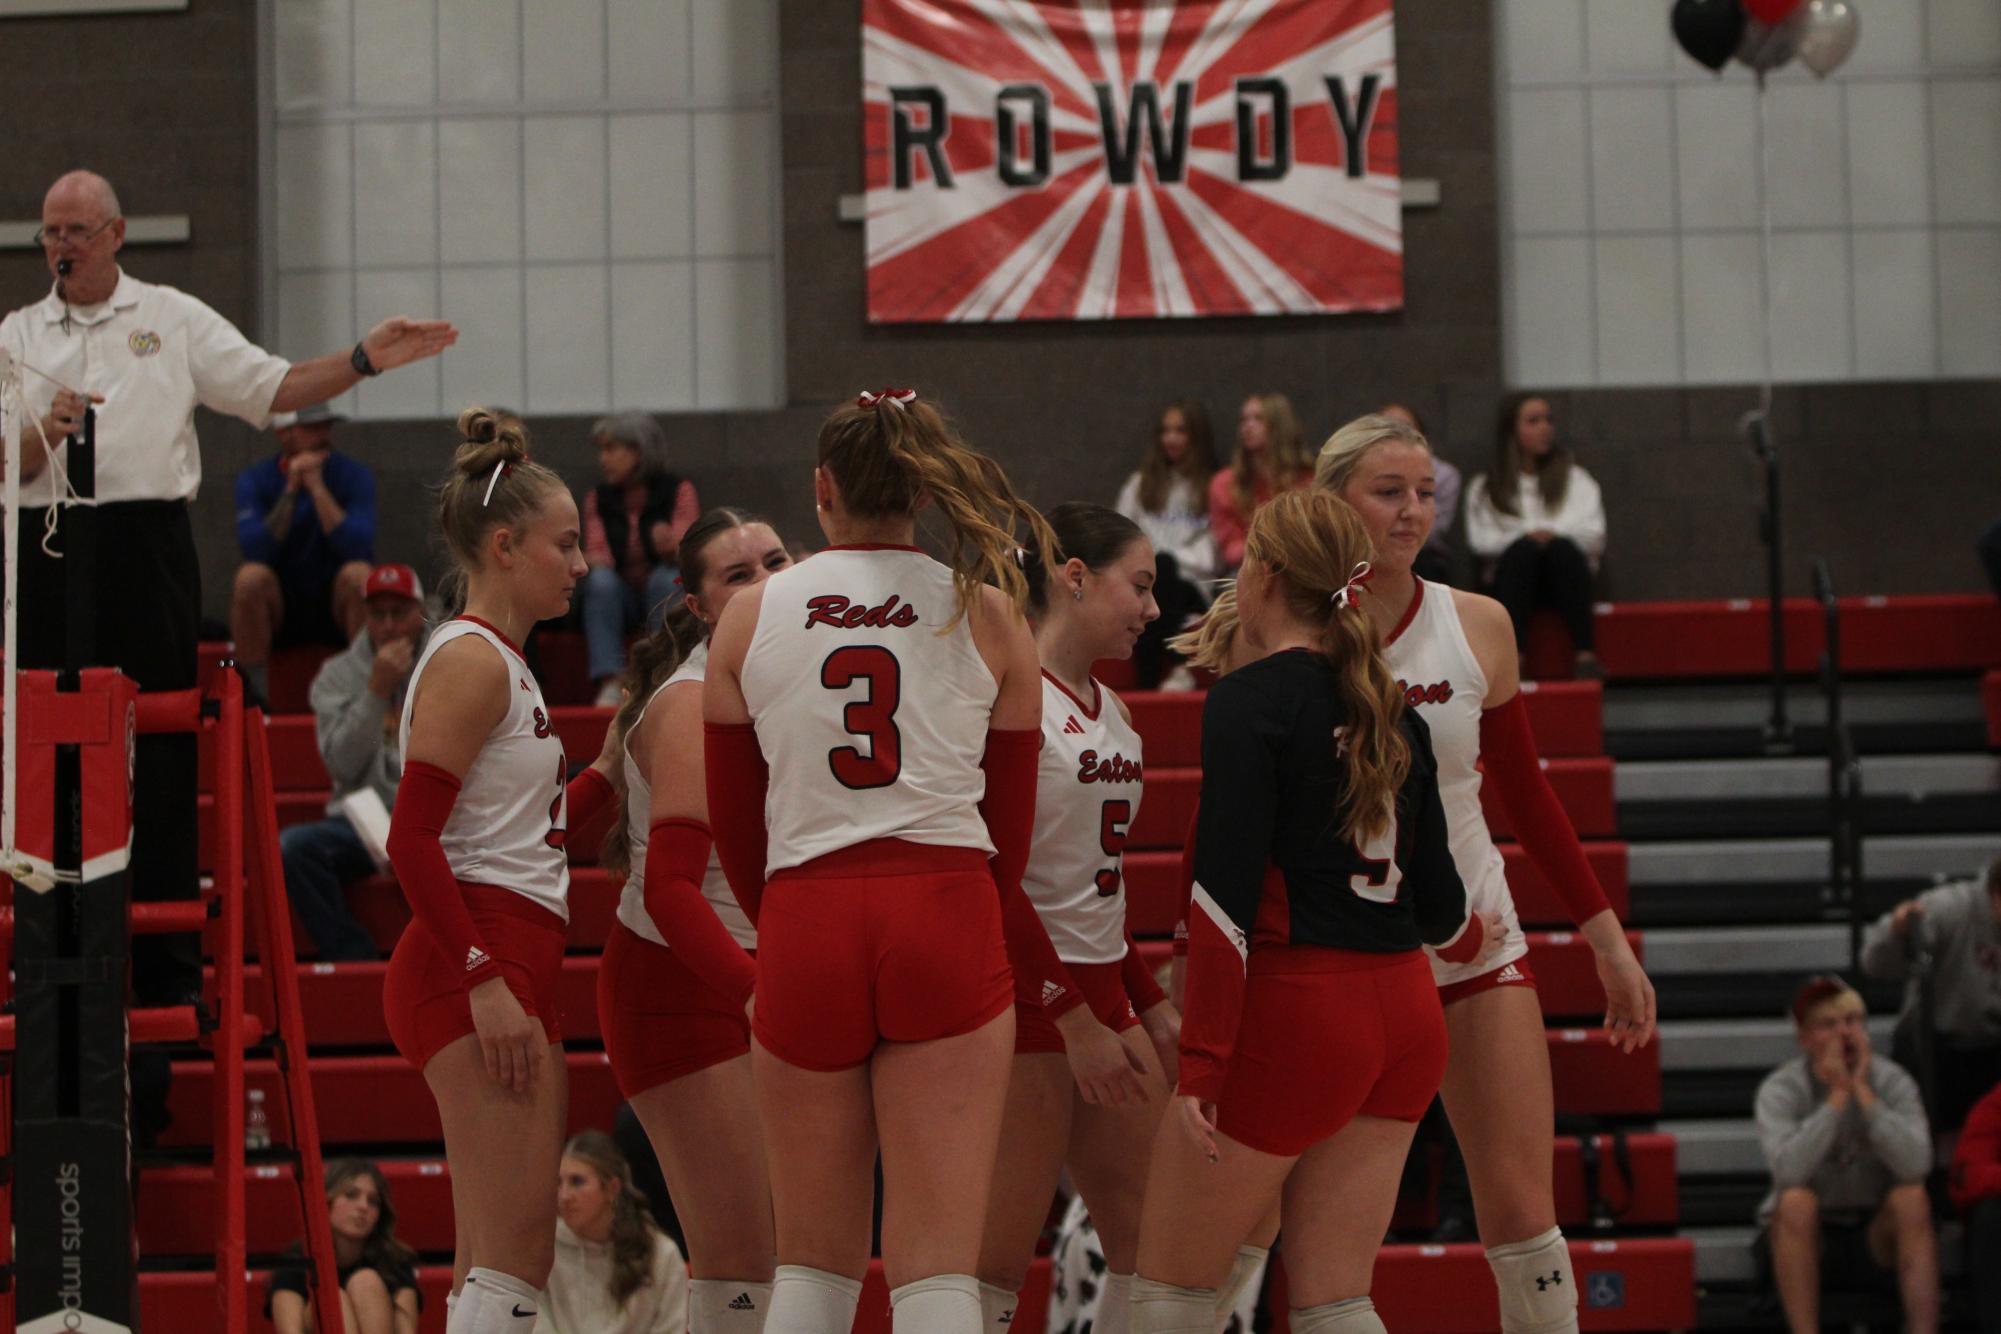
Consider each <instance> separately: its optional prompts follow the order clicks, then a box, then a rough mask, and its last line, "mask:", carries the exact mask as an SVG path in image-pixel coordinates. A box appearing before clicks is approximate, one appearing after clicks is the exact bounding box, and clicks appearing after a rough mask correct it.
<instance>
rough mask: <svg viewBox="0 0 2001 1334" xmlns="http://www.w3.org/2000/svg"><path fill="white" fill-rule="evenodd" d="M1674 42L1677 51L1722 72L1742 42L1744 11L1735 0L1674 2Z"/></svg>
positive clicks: (1678, 0)
mask: <svg viewBox="0 0 2001 1334" xmlns="http://www.w3.org/2000/svg"><path fill="white" fill-rule="evenodd" d="M1673 24H1674V39H1675V40H1676V41H1677V42H1680V43H1681V49H1682V50H1684V51H1686V52H1688V53H1689V54H1690V55H1691V56H1694V57H1695V58H1696V59H1697V60H1699V61H1701V62H1702V63H1703V64H1705V65H1707V66H1709V68H1711V69H1717V70H1720V69H1722V68H1723V67H1724V66H1725V65H1727V64H1729V63H1730V57H1731V56H1734V55H1736V54H1737V46H1738V43H1740V42H1742V41H1743V40H1744V8H1743V6H1742V5H1741V4H1739V3H1738V0H1675V4H1674V18H1673Z"/></svg>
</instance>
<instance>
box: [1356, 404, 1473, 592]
mask: <svg viewBox="0 0 2001 1334" xmlns="http://www.w3.org/2000/svg"><path fill="white" fill-rule="evenodd" d="M1376 415H1377V416H1378V417H1388V418H1389V419H1390V420H1391V421H1399V422H1402V423H1403V424H1404V425H1405V426H1408V427H1410V428H1411V429H1412V430H1413V431H1416V432H1417V433H1418V434H1419V435H1422V436H1425V437H1427V438H1429V436H1430V434H1431V433H1430V432H1429V431H1427V430H1425V429H1424V422H1423V421H1422V420H1421V419H1420V418H1419V417H1418V415H1417V409H1415V408H1412V407H1408V406H1406V405H1405V404H1402V403H1385V404H1383V405H1382V406H1381V407H1379V408H1377V409H1376ZM1431 480H1432V493H1431V494H1432V499H1433V501H1434V502H1435V503H1436V507H1437V514H1438V518H1437V519H1436V521H1434V522H1433V523H1432V525H1431V536H1430V537H1428V538H1426V539H1425V540H1424V547H1423V549H1422V550H1420V551H1419V552H1418V553H1417V559H1416V560H1414V561H1412V562H1411V569H1412V570H1413V571H1415V572H1416V574H1417V577H1418V578H1420V579H1423V580H1425V581H1426V582H1427V583H1433V584H1449V583H1451V582H1452V581H1453V580H1452V576H1453V573H1454V567H1455V566H1457V565H1458V563H1459V561H1458V551H1457V549H1456V547H1455V545H1454V543H1453V541H1452V525H1453V524H1454V523H1455V522H1457V521H1458V518H1459V491H1460V486H1461V481H1462V479H1461V477H1460V474H1459V469H1458V468H1457V467H1455V466H1454V465H1453V464H1452V462H1451V461H1450V460H1448V459H1447V458H1445V457H1444V456H1443V455H1441V454H1440V453H1439V452H1438V451H1437V450H1436V449H1433V450H1432V451H1431Z"/></svg>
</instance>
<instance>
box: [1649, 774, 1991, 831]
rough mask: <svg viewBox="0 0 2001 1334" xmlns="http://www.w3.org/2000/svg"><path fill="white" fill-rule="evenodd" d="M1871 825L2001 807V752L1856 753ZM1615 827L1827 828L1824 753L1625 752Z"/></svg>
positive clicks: (1965, 823)
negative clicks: (1668, 756) (1697, 756)
mask: <svg viewBox="0 0 2001 1334" xmlns="http://www.w3.org/2000/svg"><path fill="white" fill-rule="evenodd" d="M1861 769H1862V820H1863V827H1864V829H1865V830H1867V831H1868V832H1869V833H1871V834H1888V833H1905V834H1911V833H1953V832H1956V831H1961V830H1965V829H1977V828H1981V827H1983V826H1987V825H1992V824H1994V823H1996V822H1997V818H1996V817H1997V816H2001V759H1997V758H1996V757H1995V756H1992V755H1987V754H1965V755H1955V754H1943V755H1938V754H1934V755H1872V756H1866V757H1864V758H1863V760H1862V762H1861ZM1615 786H1616V789H1617V796H1618V820H1619V830H1620V832H1621V833H1622V834H1624V835H1625V836H1626V837H1628V838H1635V839H1650V838H1675V837H1687V836H1690V835H1694V836H1699V837H1711V838H1714V837H1729V836H1770V835H1783V834H1805V835H1817V834H1820V833H1821V832H1823V831H1824V830H1825V829H1826V828H1827V819H1828V815H1827V811H1828V805H1827V802H1828V795H1827V793H1828V769H1827V762H1826V761H1825V760H1821V759H1814V758H1796V759H1720V760H1719V759H1704V760H1653V761H1644V762H1635V761H1622V762H1620V764H1619V766H1618V769H1617V772H1616V774H1615Z"/></svg>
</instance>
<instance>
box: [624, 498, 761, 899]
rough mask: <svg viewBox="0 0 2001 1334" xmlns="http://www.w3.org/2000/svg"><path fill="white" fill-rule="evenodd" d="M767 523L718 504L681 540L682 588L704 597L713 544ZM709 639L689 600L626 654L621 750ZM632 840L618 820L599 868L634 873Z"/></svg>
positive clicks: (745, 511) (706, 628)
mask: <svg viewBox="0 0 2001 1334" xmlns="http://www.w3.org/2000/svg"><path fill="white" fill-rule="evenodd" d="M765 522H766V520H765V519H763V518H761V517H759V516H758V515H755V514H752V513H750V512H749V511H748V510H740V509H736V508H734V507H732V506H729V505H718V506H717V507H716V508H714V509H712V510H710V511H708V512H707V513H706V514H704V515H702V517H701V518H699V519H697V520H695V522H694V523H692V524H690V525H689V526H688V531H687V532H685V533H683V534H682V535H681V547H680V560H681V584H682V587H683V588H685V589H686V590H687V591H688V592H691V593H694V594H695V595H696V596H698V597H699V596H700V595H701V590H702V581H703V580H704V579H705V578H707V577H708V571H709V561H708V556H707V554H706V553H707V551H708V548H709V544H710V543H712V542H714V541H715V540H716V539H717V538H719V537H721V536H722V535H723V534H725V533H728V532H732V531H734V530H736V529H738V528H748V527H749V526H750V525H752V524H754V523H765ZM708 637H709V627H708V624H707V623H706V622H704V621H703V620H702V618H701V617H699V616H697V615H695V613H694V610H693V609H692V608H690V607H689V606H688V601H687V599H686V598H685V597H683V598H682V599H681V601H679V602H677V603H675V604H674V607H673V609H672V610H671V611H669V612H668V613H667V615H666V616H665V617H664V618H662V620H661V622H660V628H659V629H657V630H655V631H653V632H652V633H651V634H649V635H647V636H646V637H645V638H643V639H641V640H639V641H638V642H637V643H635V644H634V645H633V646H632V647H631V648H630V649H629V650H628V651H627V652H626V657H625V672H624V674H623V675H622V676H621V677H620V678H619V685H620V687H621V688H623V689H624V691H625V698H624V699H623V700H621V701H620V703H619V706H618V711H617V712H616V713H614V714H613V715H612V717H611V730H612V734H613V735H614V736H616V737H617V738H618V741H619V745H620V747H621V748H623V746H624V744H625V738H626V736H627V735H628V734H629V733H630V732H631V731H632V729H633V727H634V726H636V725H637V724H638V722H639V717H640V715H641V714H643V713H645V712H646V706H647V704H648V703H649V702H650V701H651V700H652V698H653V692H654V691H656V690H658V689H659V688H660V683H661V682H663V681H665V680H666V679H667V678H668V677H670V676H672V675H673V674H674V673H675V671H676V670H678V669H679V667H680V666H681V664H682V663H684V662H686V661H687V660H688V655H689V654H691V653H693V652H694V651H695V650H696V649H697V648H699V647H700V646H701V645H702V644H703V643H705V642H706V641H707V640H708ZM621 753H622V750H621ZM610 778H611V787H612V791H613V792H615V793H616V794H617V795H618V804H617V807H616V809H618V810H620V811H623V810H624V809H625V796H626V792H627V788H626V783H625V766H624V765H623V764H617V765H613V766H612V771H611V774H610ZM629 838H630V834H629V831H628V830H627V829H626V822H625V821H624V820H623V819H618V820H614V821H612V824H611V828H609V829H607V830H606V831H605V836H604V846H603V848H602V849H601V850H600V851H599V854H598V864H599V865H600V866H602V867H604V868H605V869H606V870H607V871H610V872H611V873H612V874H613V875H614V876H616V877H619V878H621V879H622V878H624V877H625V876H626V875H629V874H630V873H631V871H632V844H631V842H630V841H629Z"/></svg>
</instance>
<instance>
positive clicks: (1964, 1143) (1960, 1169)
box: [1950, 1089, 2001, 1213]
mask: <svg viewBox="0 0 2001 1334" xmlns="http://www.w3.org/2000/svg"><path fill="white" fill-rule="evenodd" d="M1950 1188H1951V1191H1952V1204H1953V1207H1954V1208H1955V1209H1957V1210H1959V1211H1960V1212H1961V1213H1965V1212H1967V1211H1968V1210H1970V1209H1971V1208H1973V1206H1974V1205H1976V1204H1978V1203H1980V1202H1981V1201H1982V1200H1986V1199H1992V1198H1994V1197H1995V1196H1997V1195H2001V1089H1997V1090H1995V1091H1993V1092H1990V1093H1989V1094H1988V1095H1987V1096H1986V1097H1984V1098H1982V1099H1981V1100H1980V1101H1979V1102H1976V1103H1975V1104H1973V1110H1972V1111H1970V1112H1968V1113H1967V1115H1966V1127H1965V1128H1964V1129H1963V1130H1961V1131H1960V1132H1959V1147H1957V1148H1956V1149H1954V1150H1953V1152H1952V1176H1951V1178H1950Z"/></svg>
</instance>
